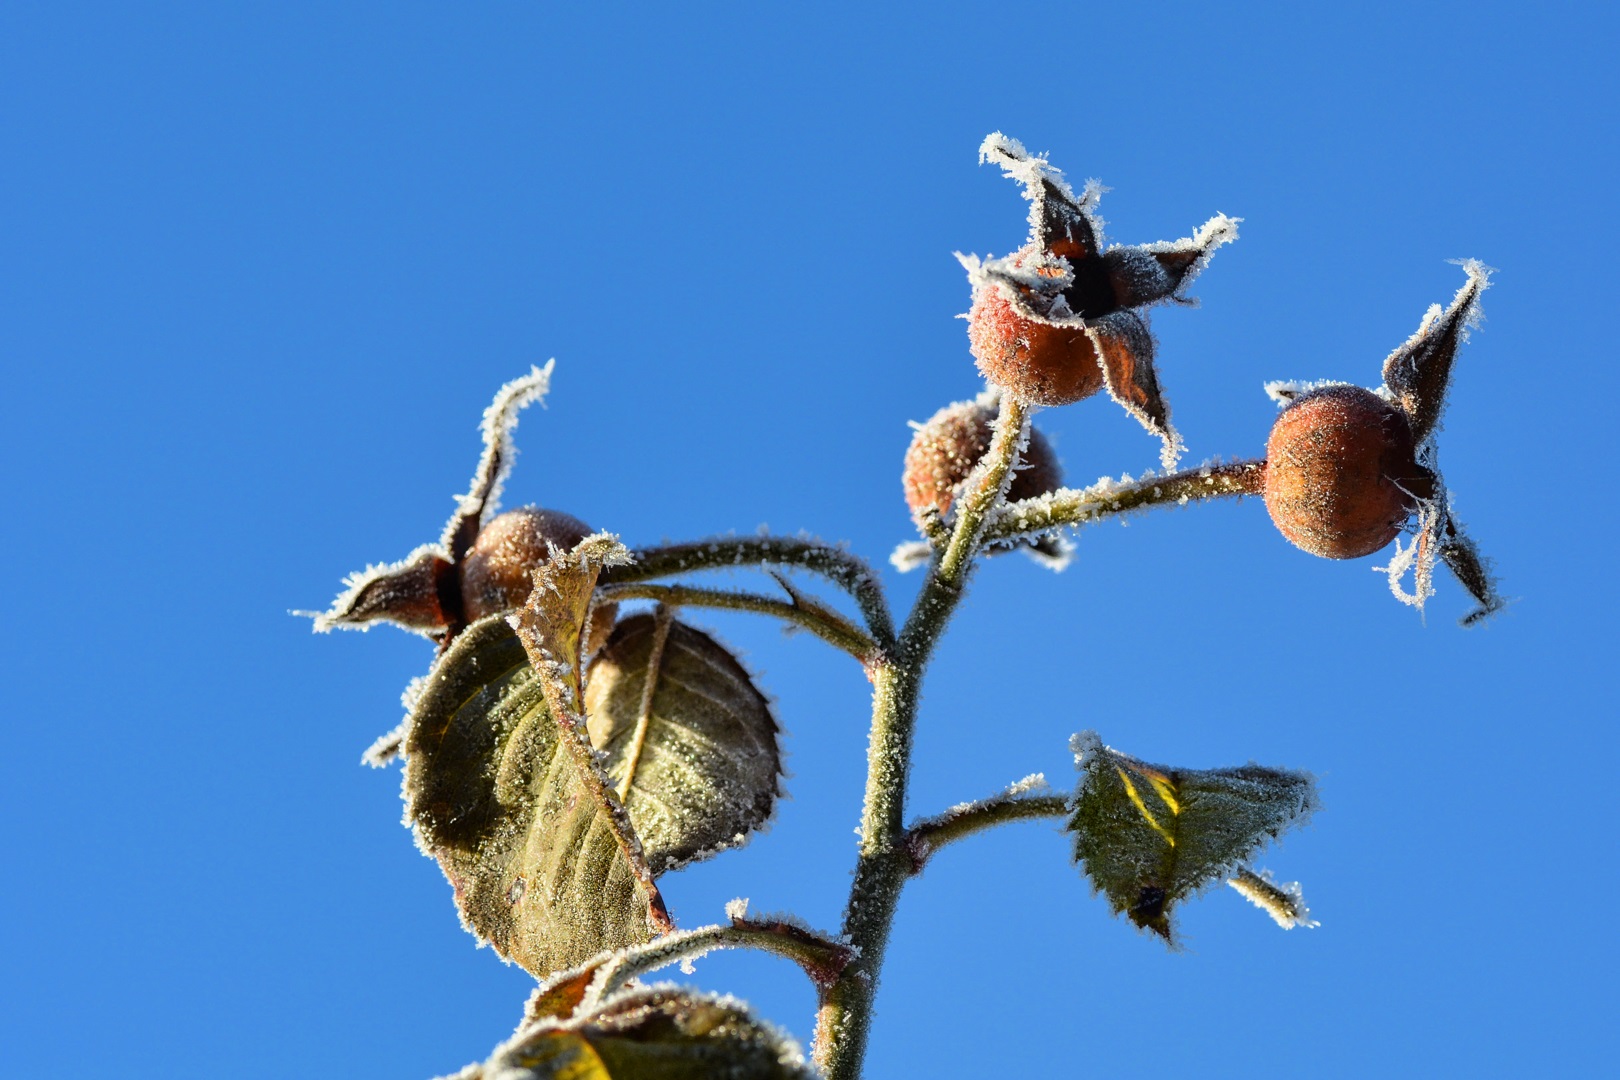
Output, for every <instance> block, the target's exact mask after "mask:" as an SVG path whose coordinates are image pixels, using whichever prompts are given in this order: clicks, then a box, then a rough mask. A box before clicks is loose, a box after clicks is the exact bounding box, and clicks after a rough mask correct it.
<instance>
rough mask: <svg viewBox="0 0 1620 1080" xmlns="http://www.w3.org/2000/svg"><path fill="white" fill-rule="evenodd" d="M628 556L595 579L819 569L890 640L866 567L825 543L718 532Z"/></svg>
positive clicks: (882, 604) (888, 622) (884, 609)
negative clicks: (749, 569)
mask: <svg viewBox="0 0 1620 1080" xmlns="http://www.w3.org/2000/svg"><path fill="white" fill-rule="evenodd" d="M631 555H632V557H633V558H634V560H635V561H634V562H632V563H631V564H630V565H628V566H610V567H607V568H606V569H605V570H604V571H603V573H602V577H601V579H600V584H603V585H617V584H621V583H628V582H632V581H648V580H650V579H652V578H660V577H669V576H670V575H672V574H685V573H690V572H691V571H694V570H735V569H738V568H740V567H750V566H757V567H763V566H786V567H790V568H796V569H800V570H808V571H810V572H811V573H816V574H820V575H821V576H822V577H824V578H826V579H827V580H828V581H831V582H832V583H833V584H835V585H837V586H838V587H839V588H841V589H843V590H845V591H846V592H848V593H849V594H850V596H851V597H853V598H854V600H855V603H856V605H857V606H858V607H859V608H860V609H861V615H862V617H863V618H865V620H866V625H867V626H868V627H869V628H870V629H871V631H872V636H873V637H875V638H876V639H877V642H878V644H879V645H881V646H888V645H891V644H893V643H894V621H893V619H891V618H890V616H889V606H888V603H887V602H886V601H885V600H884V599H883V588H882V586H880V585H879V584H878V579H877V578H876V577H875V576H874V575H873V574H872V568H871V567H869V566H867V565H866V562H865V561H864V560H862V559H861V558H859V557H858V556H855V555H851V554H850V553H849V552H847V551H845V550H843V549H842V548H837V547H833V546H832V545H831V544H823V543H820V542H818V541H815V540H800V539H797V538H795V537H788V536H748V537H741V536H721V537H716V538H715V539H713V540H698V541H695V542H693V543H686V544H664V545H661V546H659V547H650V548H637V549H636V550H635V551H633V552H631Z"/></svg>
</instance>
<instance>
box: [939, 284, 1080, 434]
mask: <svg viewBox="0 0 1620 1080" xmlns="http://www.w3.org/2000/svg"><path fill="white" fill-rule="evenodd" d="M968 348H969V350H970V351H971V352H972V353H973V358H974V360H976V361H978V365H979V371H980V372H981V373H982V374H983V375H984V377H985V378H987V379H989V380H990V381H991V382H992V383H994V384H995V385H997V386H1000V387H1004V388H1005V389H1006V390H1007V392H1008V393H1010V394H1012V395H1013V396H1014V397H1015V398H1017V399H1018V400H1019V401H1022V402H1025V403H1027V404H1030V405H1070V404H1073V403H1074V402H1076V401H1081V400H1083V399H1085V398H1088V397H1090V396H1091V395H1093V394H1095V393H1096V392H1097V391H1098V390H1101V389H1102V385H1103V371H1102V367H1101V365H1100V364H1099V363H1098V361H1097V350H1096V348H1095V347H1094V346H1093V345H1092V343H1091V338H1090V337H1089V336H1088V335H1087V334H1086V331H1085V328H1084V327H1081V326H1053V325H1051V324H1049V323H1043V322H1037V321H1035V320H1034V319H1030V318H1027V317H1025V316H1024V315H1021V314H1019V313H1018V311H1017V310H1016V309H1015V308H1014V306H1013V304H1012V301H1010V300H1009V299H1007V297H1006V296H1005V295H1003V293H1002V291H1001V290H1000V289H999V288H996V287H994V286H987V287H982V288H979V289H976V290H975V291H974V296H973V307H972V308H971V309H970V310H969V311H968Z"/></svg>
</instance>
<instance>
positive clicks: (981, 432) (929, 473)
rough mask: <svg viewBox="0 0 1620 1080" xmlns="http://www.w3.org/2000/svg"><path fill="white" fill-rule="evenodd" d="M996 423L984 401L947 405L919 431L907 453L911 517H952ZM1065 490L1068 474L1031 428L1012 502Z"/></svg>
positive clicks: (991, 408)
mask: <svg viewBox="0 0 1620 1080" xmlns="http://www.w3.org/2000/svg"><path fill="white" fill-rule="evenodd" d="M995 419H996V405H995V402H994V400H993V399H990V398H980V399H979V400H977V401H958V402H956V403H955V404H954V405H947V406H945V408H943V409H941V410H939V412H937V413H935V414H934V415H933V416H932V417H931V418H929V420H928V422H927V423H926V424H923V425H921V426H920V427H918V428H917V433H916V434H915V435H914V436H912V439H911V446H910V447H909V448H908V449H907V450H906V465H905V472H904V474H903V475H902V477H901V482H902V484H903V485H904V487H905V492H906V505H907V506H908V507H910V508H911V514H912V517H914V518H916V517H919V516H920V515H921V514H922V513H923V511H925V510H926V509H928V508H929V507H933V508H934V509H935V510H937V511H939V513H941V514H946V513H949V512H950V509H951V503H952V502H953V501H954V500H955V498H956V495H957V491H958V489H960V488H961V486H962V482H963V481H964V480H966V479H967V478H968V474H969V473H971V472H972V471H973V467H974V466H975V465H977V464H978V463H979V459H980V458H982V457H984V455H985V453H986V452H987V451H988V450H989V449H990V438H991V434H992V430H993V428H994V425H995ZM1062 485H1063V474H1062V470H1061V469H1060V468H1059V466H1058V460H1057V455H1056V454H1054V453H1053V452H1052V445H1051V444H1050V443H1048V442H1047V441H1046V437H1045V436H1044V435H1042V434H1041V433H1040V432H1039V431H1036V430H1035V429H1033V428H1031V429H1030V433H1029V446H1028V447H1027V448H1025V451H1024V467H1023V468H1021V469H1020V470H1019V471H1018V472H1017V473H1015V474H1014V475H1013V479H1012V484H1011V485H1010V486H1009V487H1008V489H1007V499H1008V501H1009V502H1016V501H1018V500H1019V499H1032V498H1034V497H1035V496H1037V495H1045V494H1046V493H1047V492H1048V491H1054V490H1056V489H1057V488H1059V487H1061V486H1062Z"/></svg>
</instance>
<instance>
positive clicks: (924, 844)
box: [906, 784, 1073, 874]
mask: <svg viewBox="0 0 1620 1080" xmlns="http://www.w3.org/2000/svg"><path fill="white" fill-rule="evenodd" d="M1041 786H1042V787H1044V786H1045V785H1044V784H1042V785H1041ZM1071 810H1073V807H1072V806H1071V805H1070V802H1069V797H1068V796H1066V795H1059V794H1057V793H1055V792H1052V791H1043V792H1039V793H1037V792H1032V791H1027V790H1018V789H1016V788H1015V789H1013V790H1009V791H1004V792H1002V793H1001V794H999V795H993V796H991V797H990V798H988V799H981V800H980V801H978V802H973V803H967V804H965V805H963V806H953V807H951V808H950V809H949V810H947V811H945V812H944V813H943V814H940V815H938V816H936V817H931V818H924V819H923V820H921V821H919V822H917V823H916V824H914V825H912V826H911V828H910V829H908V830H906V851H907V853H908V854H910V856H911V862H912V867H913V869H912V873H913V874H920V873H922V869H923V867H924V866H925V865H926V864H927V862H928V859H929V857H930V856H932V855H933V853H934V852H936V851H938V850H939V849H940V848H942V847H944V846H945V845H946V844H949V843H952V842H953V841H956V840H961V839H962V838H963V837H967V836H972V835H973V834H974V833H978V832H983V831H984V830H986V829H990V828H994V827H995V826H997V825H1003V824H1005V823H1007V822H1009V821H1029V820H1031V819H1034V818H1052V817H1063V816H1065V815H1067V814H1068V813H1070V811H1071Z"/></svg>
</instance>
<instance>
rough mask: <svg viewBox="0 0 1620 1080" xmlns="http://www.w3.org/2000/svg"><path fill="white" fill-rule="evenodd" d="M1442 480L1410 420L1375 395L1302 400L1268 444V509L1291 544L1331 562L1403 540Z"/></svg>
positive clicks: (1341, 393)
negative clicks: (1421, 456)
mask: <svg viewBox="0 0 1620 1080" xmlns="http://www.w3.org/2000/svg"><path fill="white" fill-rule="evenodd" d="M1433 490H1434V481H1433V477H1432V476H1431V475H1430V474H1429V472H1428V470H1426V469H1424V468H1423V467H1422V466H1420V465H1418V463H1417V460H1416V447H1415V446H1414V441H1413V438H1412V429H1411V425H1410V424H1409V423H1408V422H1407V419H1406V415H1405V414H1404V413H1402V412H1401V411H1400V410H1399V409H1397V408H1396V407H1395V406H1393V405H1391V404H1389V402H1387V401H1385V400H1384V399H1383V398H1381V397H1379V396H1378V395H1377V394H1375V393H1373V392H1372V391H1370V390H1363V389H1362V388H1361V387H1359V386H1329V387H1325V388H1322V389H1319V390H1313V391H1311V392H1310V393H1307V394H1305V395H1303V396H1302V397H1300V398H1298V399H1297V400H1295V401H1294V402H1293V403H1292V404H1291V405H1289V406H1288V408H1287V409H1285V410H1283V413H1282V415H1281V416H1279V417H1277V422H1276V424H1275V425H1274V426H1273V427H1272V429H1271V437H1270V438H1269V439H1268V440H1267V442H1266V488H1265V498H1266V509H1267V510H1268V511H1270V513H1271V520H1272V521H1273V522H1275V523H1276V525H1277V528H1278V529H1279V530H1281V532H1282V534H1283V536H1285V537H1287V539H1288V540H1289V542H1290V543H1292V544H1293V545H1294V546H1295V547H1298V548H1300V549H1302V550H1304V551H1308V552H1310V553H1311V554H1312V555H1320V556H1322V557H1324V558H1328V559H1354V558H1359V557H1360V556H1362V555H1371V554H1372V553H1373V552H1375V551H1377V550H1379V549H1380V548H1382V547H1384V546H1385V545H1386V544H1388V543H1389V542H1390V541H1391V540H1393V539H1395V537H1396V536H1398V535H1400V532H1401V528H1402V526H1404V525H1405V524H1406V521H1407V519H1408V518H1409V517H1411V515H1412V512H1413V510H1415V509H1416V506H1417V500H1418V499H1423V498H1428V497H1429V496H1430V495H1432V494H1433Z"/></svg>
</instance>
